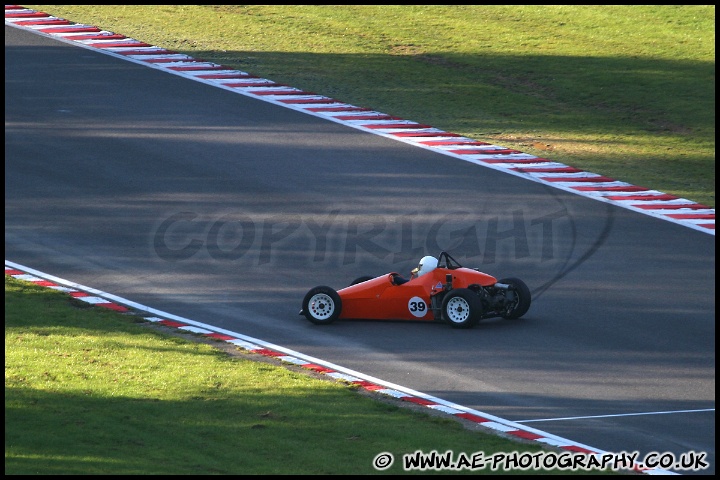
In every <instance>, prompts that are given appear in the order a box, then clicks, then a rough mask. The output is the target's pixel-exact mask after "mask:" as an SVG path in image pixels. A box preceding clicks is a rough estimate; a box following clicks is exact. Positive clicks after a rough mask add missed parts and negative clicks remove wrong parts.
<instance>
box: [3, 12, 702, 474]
mask: <svg viewBox="0 0 720 480" xmlns="http://www.w3.org/2000/svg"><path fill="white" fill-rule="evenodd" d="M5 55H6V58H5V122H6V123H5V135H6V136H5V258H6V260H9V261H12V262H17V263H19V264H23V265H27V266H29V267H32V268H34V269H37V270H40V271H43V272H47V273H49V274H51V275H56V276H58V277H62V278H65V279H69V280H71V281H73V282H77V283H79V284H83V285H89V286H92V287H94V288H97V289H100V290H102V291H105V292H111V293H113V294H115V295H118V296H120V297H123V298H127V299H130V300H132V301H133V302H137V303H140V304H143V305H149V306H151V307H153V308H156V309H159V310H163V311H166V312H171V313H175V314H178V315H182V316H183V317H186V318H191V319H194V320H196V321H199V322H203V323H206V324H209V325H214V326H217V327H221V328H224V329H228V330H232V331H235V332H240V333H242V334H244V335H248V336H251V337H255V338H259V339H263V340H265V341H268V342H272V343H274V344H277V345H282V346H284V347H287V348H289V349H292V350H295V351H298V352H302V353H304V354H307V355H311V356H313V357H317V358H321V359H325V360H327V361H329V362H333V363H335V364H338V365H343V366H345V367H347V368H350V369H353V370H356V371H359V372H364V373H367V374H369V375H372V376H374V377H377V378H380V379H384V380H386V381H388V382H393V383H395V384H398V385H404V386H407V387H408V388H411V389H414V390H417V391H420V392H425V393H427V394H430V395H434V396H437V397H439V398H443V399H447V400H449V401H451V402H455V403H457V404H460V405H465V406H468V407H470V408H473V409H477V410H479V411H483V412H488V413H490V414H492V415H496V416H499V417H502V418H506V419H509V420H512V421H516V422H519V423H525V424H527V425H532V426H533V427H534V428H537V429H541V430H544V431H547V432H550V433H552V434H554V435H558V436H561V437H565V438H570V439H574V440H576V441H578V442H581V443H583V444H587V445H592V446H594V447H597V448H600V449H603V450H605V451H609V452H620V451H628V452H633V451H639V452H640V453H641V454H643V455H644V454H646V453H649V452H673V453H675V454H677V455H679V454H681V453H685V452H688V451H696V452H707V454H708V457H707V458H708V460H709V461H710V464H711V465H710V469H708V470H706V471H705V472H704V473H714V463H715V461H714V457H715V452H714V451H715V412H714V408H715V318H714V312H715V293H714V292H715V239H714V235H709V234H707V233H704V232H700V231H697V230H694V229H691V228H687V227H685V226H682V225H678V224H674V223H670V222H667V221H663V220H661V219H658V218H654V217H651V216H648V215H643V214H640V213H637V212H634V211H630V210H628V209H625V208H620V207H618V206H615V205H610V204H607V203H603V202H598V201H596V200H592V199H588V198H585V197H582V196H578V195H574V194H571V193H568V192H565V191H562V190H558V189H554V188H551V187H549V186H547V185H543V184H539V183H536V182H531V181H527V180H525V179H522V178H518V177H516V176H512V175H508V174H506V173H503V172H499V171H496V170H492V169H488V168H483V167H481V166H478V165H475V164H472V163H468V162H463V161H461V160H457V159H455V158H450V157H448V156H445V155H440V154H438V153H436V152H432V151H428V150H425V149H421V148H417V147H414V146H411V145H407V144H405V143H402V142H398V141H393V140H390V139H388V138H384V137H381V136H377V135H373V134H370V133H366V132H362V131H358V130H357V129H353V128H350V127H347V126H345V125H341V124H337V123H334V122H330V121H327V120H324V119H322V118H318V117H314V116H311V115H307V114H305V113H301V112H297V111H294V110H290V109H287V108H282V107H279V106H277V105H273V104H271V103H267V102H263V101H260V100H256V99H253V98H249V97H246V96H243V95H237V94H233V93H231V92H228V91H226V90H223V89H218V88H214V87H212V86H208V85H205V84H202V83H198V82H193V81H190V80H187V79H185V78H181V77H178V76H173V75H168V74H167V73H165V72H161V71H158V70H154V69H150V68H147V67H144V66H140V65H137V64H134V63H131V62H127V61H123V60H121V59H117V58H114V57H111V56H108V55H105V54H102V53H100V52H94V51H90V50H87V49H84V48H79V47H76V46H72V45H68V44H66V43H63V42H60V41H57V40H54V39H50V38H46V37H43V36H39V35H36V34H33V33H29V32H25V31H21V30H18V29H16V28H12V27H8V26H6V27H5ZM441 249H444V250H448V251H449V252H450V253H451V254H452V255H453V256H454V257H455V258H456V259H458V260H459V261H460V262H461V263H463V264H464V265H466V266H473V267H480V268H481V269H482V270H483V271H486V272H488V273H490V274H492V275H495V276H497V277H506V276H517V277H520V278H522V279H523V280H524V281H525V282H526V283H527V284H528V286H529V287H530V289H531V291H532V293H533V297H534V298H533V304H532V306H531V309H530V311H529V312H528V314H527V315H526V316H525V317H523V318H522V319H519V320H514V321H508V320H494V319H493V320H486V321H483V322H482V323H481V324H480V325H479V326H477V327H476V328H474V329H471V330H457V329H452V328H450V327H449V326H447V325H444V324H435V323H422V322H378V321H375V322H370V321H339V322H336V323H335V324H332V325H329V326H316V325H312V324H310V323H309V322H308V321H307V320H305V319H304V318H303V317H301V316H299V315H298V310H299V307H300V302H301V300H302V298H303V296H304V294H305V292H306V291H307V290H308V289H309V288H310V287H313V286H315V285H319V284H326V285H330V286H332V287H334V288H338V289H339V288H342V287H344V286H346V285H347V284H349V283H350V281H351V280H352V279H354V278H356V277H359V276H361V275H379V274H382V273H385V272H389V271H398V272H401V273H409V271H410V270H411V269H412V268H413V267H414V266H415V265H416V264H417V260H418V259H419V258H420V257H422V256H423V255H426V254H437V253H439V250H441ZM414 450H415V449H414V448H413V447H412V445H411V444H409V445H408V453H410V452H412V451H414ZM690 473H692V472H690Z"/></svg>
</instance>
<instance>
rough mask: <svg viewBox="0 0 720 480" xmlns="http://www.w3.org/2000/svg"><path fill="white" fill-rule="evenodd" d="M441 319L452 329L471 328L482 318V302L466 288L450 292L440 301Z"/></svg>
mask: <svg viewBox="0 0 720 480" xmlns="http://www.w3.org/2000/svg"><path fill="white" fill-rule="evenodd" d="M442 318H443V320H444V321H445V322H447V323H449V324H450V325H451V326H452V327H453V328H471V327H474V326H475V325H477V324H478V322H479V321H480V319H481V318H482V302H481V301H480V297H478V295H477V293H475V292H473V291H472V290H469V289H467V288H456V289H454V290H450V291H449V292H448V293H447V294H446V295H445V298H443V301H442Z"/></svg>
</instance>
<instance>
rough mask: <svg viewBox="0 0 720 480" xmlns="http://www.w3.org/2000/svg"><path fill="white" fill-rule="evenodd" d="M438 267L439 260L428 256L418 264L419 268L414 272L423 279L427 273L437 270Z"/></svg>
mask: <svg viewBox="0 0 720 480" xmlns="http://www.w3.org/2000/svg"><path fill="white" fill-rule="evenodd" d="M437 265H438V259H437V258H435V257H432V256H430V255H428V256H426V257H423V258H421V259H420V263H419V264H418V266H417V268H416V269H415V270H413V273H416V274H417V276H418V277H422V276H423V275H425V274H426V273H428V272H432V271H433V270H435V268H437Z"/></svg>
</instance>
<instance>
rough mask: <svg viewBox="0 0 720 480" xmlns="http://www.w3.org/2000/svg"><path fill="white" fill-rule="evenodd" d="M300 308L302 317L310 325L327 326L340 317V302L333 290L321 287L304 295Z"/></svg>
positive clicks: (338, 296)
mask: <svg viewBox="0 0 720 480" xmlns="http://www.w3.org/2000/svg"><path fill="white" fill-rule="evenodd" d="M302 308H303V315H305V318H307V319H308V320H310V321H311V322H312V323H315V324H317V325H327V324H329V323H332V322H334V321H335V320H337V319H338V317H339V316H340V312H341V311H342V300H341V299H340V295H338V293H337V292H336V291H335V290H333V289H332V288H330V287H326V286H324V285H321V286H319V287H315V288H313V289H311V290H310V291H309V292H308V293H307V294H306V295H305V298H304V299H303V304H302Z"/></svg>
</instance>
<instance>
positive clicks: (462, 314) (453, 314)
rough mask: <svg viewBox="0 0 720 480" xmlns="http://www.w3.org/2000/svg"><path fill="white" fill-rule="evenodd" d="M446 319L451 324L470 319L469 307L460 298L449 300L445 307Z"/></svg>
mask: <svg viewBox="0 0 720 480" xmlns="http://www.w3.org/2000/svg"><path fill="white" fill-rule="evenodd" d="M445 313H446V314H447V316H448V319H449V320H450V321H451V322H453V323H462V322H464V321H466V320H467V319H468V317H470V305H469V304H468V302H467V301H466V300H465V299H464V298H462V297H455V298H451V299H450V300H449V301H448V303H447V306H446V307H445Z"/></svg>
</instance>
